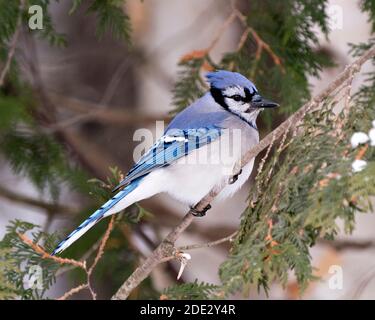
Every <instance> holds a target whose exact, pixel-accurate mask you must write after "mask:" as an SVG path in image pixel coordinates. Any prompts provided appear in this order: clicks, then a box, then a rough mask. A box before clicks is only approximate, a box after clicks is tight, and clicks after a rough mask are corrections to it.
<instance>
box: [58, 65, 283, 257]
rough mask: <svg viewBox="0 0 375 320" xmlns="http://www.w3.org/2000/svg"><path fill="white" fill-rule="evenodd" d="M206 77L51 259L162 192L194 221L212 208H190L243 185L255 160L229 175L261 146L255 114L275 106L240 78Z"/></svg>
mask: <svg viewBox="0 0 375 320" xmlns="http://www.w3.org/2000/svg"><path fill="white" fill-rule="evenodd" d="M206 77H207V80H208V82H209V84H210V90H209V91H208V92H207V93H206V94H204V95H203V96H202V97H201V98H199V99H198V100H197V101H195V102H194V103H193V104H191V105H190V106H189V107H187V108H186V109H184V110H183V111H182V112H180V113H179V114H178V115H176V117H175V118H174V119H173V120H172V122H171V123H170V124H169V126H168V127H167V128H166V130H165V132H164V135H163V136H162V137H161V138H160V139H159V140H158V141H157V142H156V143H155V144H154V145H153V146H152V147H151V148H150V149H149V150H148V151H147V152H146V153H145V154H144V155H143V156H142V157H141V158H140V159H139V161H138V162H137V163H136V164H135V165H134V166H133V168H132V169H131V170H130V171H129V173H128V174H127V176H126V177H125V179H124V180H123V181H121V182H120V184H119V185H118V186H117V187H116V188H115V189H114V190H113V191H114V192H117V193H116V194H115V196H114V197H113V198H112V199H110V200H108V201H107V202H106V203H105V204H104V205H103V206H101V207H100V208H99V209H98V210H96V211H95V212H94V213H93V214H92V215H91V216H90V217H89V218H88V219H86V220H85V221H84V222H83V223H82V224H81V225H80V226H78V228H77V229H76V230H74V231H73V232H72V233H71V234H70V235H69V236H68V237H67V238H66V239H65V240H63V241H62V242H61V243H60V244H59V245H58V246H57V247H56V249H55V250H54V251H53V253H52V254H53V255H55V254H57V253H60V252H62V251H63V250H65V249H66V248H68V247H69V246H70V245H71V244H72V243H73V242H75V241H76V240H77V239H78V238H79V237H81V236H82V235H83V234H84V233H85V232H86V231H88V230H89V229H90V228H91V227H92V226H93V225H95V224H96V223H97V222H98V221H100V220H101V219H103V218H104V217H108V216H110V215H112V214H115V213H118V212H119V211H121V210H123V209H125V208H126V207H128V206H130V205H131V204H133V203H135V202H137V201H140V200H142V199H145V198H149V197H151V196H153V195H155V194H157V193H161V192H166V193H168V194H169V195H171V196H172V197H174V198H176V199H177V200H180V201H182V202H184V203H186V204H188V205H189V206H190V207H191V208H192V210H193V211H192V212H193V213H194V214H195V215H197V216H203V215H204V214H205V212H206V211H207V210H208V209H209V208H210V206H208V207H206V208H205V209H204V210H203V211H202V212H197V211H196V210H195V209H194V205H195V204H197V203H198V202H199V201H200V200H201V199H202V198H203V197H204V196H205V195H206V194H207V193H208V192H209V191H210V190H211V189H212V188H214V187H217V186H219V185H220V184H222V183H223V181H224V182H227V181H228V180H225V179H229V184H227V185H226V186H225V188H224V189H223V190H222V191H221V192H220V194H219V195H218V197H217V198H219V199H224V198H226V197H228V196H231V195H232V194H234V193H235V192H236V191H237V190H238V189H239V188H240V187H241V186H242V185H243V184H244V182H245V181H246V180H247V179H248V178H249V176H250V174H251V171H252V169H253V164H254V159H253V160H252V161H251V162H249V163H248V164H246V165H245V166H244V167H243V169H242V170H241V172H238V173H237V174H235V173H233V171H232V170H233V168H234V165H235V164H236V162H237V161H239V160H240V159H241V157H242V155H243V154H244V153H246V152H247V151H248V150H249V149H250V148H251V147H253V146H254V145H255V144H257V143H258V142H259V134H258V129H257V126H256V118H257V116H258V114H259V113H260V112H261V111H262V110H263V109H264V108H273V107H277V106H278V104H277V103H274V102H272V101H269V100H266V99H264V98H263V97H262V96H260V95H259V93H258V90H257V89H256V87H255V85H254V84H253V83H252V82H251V81H250V80H248V79H247V78H245V77H244V76H242V75H241V74H239V73H236V72H230V71H224V70H219V71H215V72H210V73H208V74H207V75H206ZM236 132H237V136H236V135H235V133H236ZM230 137H231V139H230ZM228 149H231V152H228V151H229V150H228ZM224 151H225V152H224ZM223 154H224V155H225V154H230V156H223ZM221 158H225V159H224V160H223V161H222V159H221ZM229 177H231V178H229ZM194 210H195V211H194Z"/></svg>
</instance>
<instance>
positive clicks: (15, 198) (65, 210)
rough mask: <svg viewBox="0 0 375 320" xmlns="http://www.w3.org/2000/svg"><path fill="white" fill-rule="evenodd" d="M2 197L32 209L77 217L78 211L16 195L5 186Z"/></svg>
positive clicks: (0, 190) (0, 187)
mask: <svg viewBox="0 0 375 320" xmlns="http://www.w3.org/2000/svg"><path fill="white" fill-rule="evenodd" d="M0 197H1V198H4V199H8V200H11V201H14V202H17V203H21V204H25V205H29V206H32V207H36V208H40V209H44V210H46V211H47V212H53V213H60V214H69V215H75V214H76V213H77V212H78V209H75V208H72V207H69V206H65V205H62V204H57V203H48V202H44V201H40V200H37V199H34V198H31V197H28V196H25V195H22V194H18V193H15V192H13V191H10V190H8V189H6V188H4V187H3V186H0Z"/></svg>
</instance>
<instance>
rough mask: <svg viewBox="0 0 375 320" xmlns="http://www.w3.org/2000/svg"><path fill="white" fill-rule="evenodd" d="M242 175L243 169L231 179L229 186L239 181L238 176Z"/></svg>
mask: <svg viewBox="0 0 375 320" xmlns="http://www.w3.org/2000/svg"><path fill="white" fill-rule="evenodd" d="M241 173H242V169H240V171H238V173H237V174H235V175H233V176H232V177H231V178H230V179H229V184H233V183H235V182H236V181H237V180H238V176H239V175H240V174H241Z"/></svg>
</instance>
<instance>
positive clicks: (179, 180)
mask: <svg viewBox="0 0 375 320" xmlns="http://www.w3.org/2000/svg"><path fill="white" fill-rule="evenodd" d="M227 138H228V136H226V135H225V134H224V135H223V136H222V137H221V138H220V139H218V140H216V141H214V142H212V143H211V144H210V145H208V146H204V147H202V148H199V149H196V150H194V151H192V152H191V153H189V155H188V156H187V157H184V158H182V159H179V160H178V161H177V162H176V163H175V164H173V165H170V166H168V167H164V168H162V169H160V170H161V171H163V172H162V173H161V174H162V175H163V180H164V181H165V182H166V185H165V188H164V190H165V191H166V192H168V193H169V194H170V195H171V196H172V197H174V198H176V199H178V200H180V201H182V202H184V203H187V204H188V205H191V206H192V205H195V204H196V203H197V202H198V201H199V200H201V199H202V198H203V197H204V196H205V195H206V194H207V193H208V192H210V190H211V189H212V188H214V187H215V186H218V185H220V184H222V183H223V181H228V180H229V179H230V177H231V176H232V174H233V168H234V165H235V164H236V162H237V161H238V160H239V159H240V157H241V154H243V150H241V147H242V145H241V141H240V140H237V142H236V141H231V142H230V145H231V150H230V152H228V150H227V144H228V140H227ZM253 164H254V161H251V163H249V164H247V165H246V166H245V167H244V168H243V170H242V174H241V175H240V176H239V177H238V180H237V181H236V182H235V183H233V184H231V185H228V186H226V187H225V188H224V190H222V192H221V193H220V195H219V196H218V199H224V198H226V197H228V196H231V195H233V194H234V193H235V192H236V191H237V190H238V189H239V188H240V187H241V186H242V185H243V184H244V182H245V181H246V180H247V179H248V178H249V176H250V174H251V171H252V168H253Z"/></svg>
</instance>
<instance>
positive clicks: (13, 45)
mask: <svg viewBox="0 0 375 320" xmlns="http://www.w3.org/2000/svg"><path fill="white" fill-rule="evenodd" d="M24 7H25V0H21V1H20V6H19V15H18V20H17V25H16V31H15V32H14V35H13V38H12V41H11V43H10V45H9V53H8V57H7V59H6V61H5V65H4V68H3V70H2V71H1V74H0V87H2V86H3V84H4V81H5V77H6V75H7V73H8V71H9V69H10V65H11V63H12V60H13V57H14V53H15V52H16V47H17V43H18V38H19V36H20V33H21V24H22V11H23V8H24Z"/></svg>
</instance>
